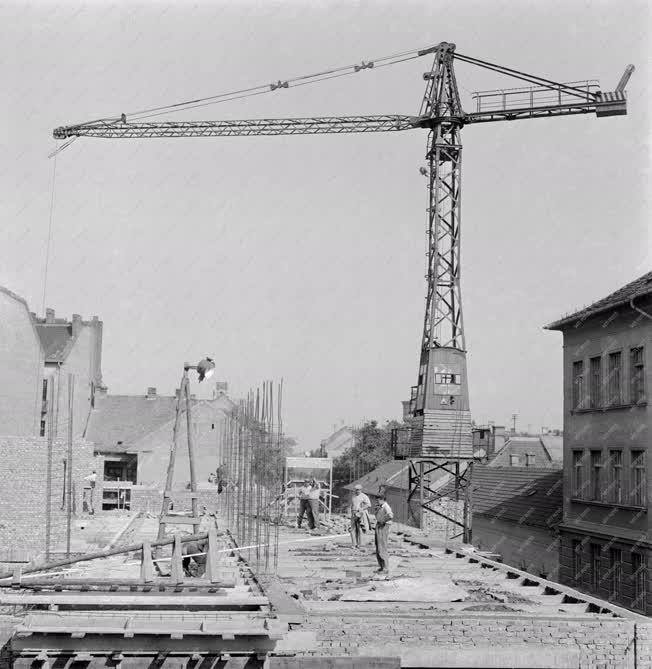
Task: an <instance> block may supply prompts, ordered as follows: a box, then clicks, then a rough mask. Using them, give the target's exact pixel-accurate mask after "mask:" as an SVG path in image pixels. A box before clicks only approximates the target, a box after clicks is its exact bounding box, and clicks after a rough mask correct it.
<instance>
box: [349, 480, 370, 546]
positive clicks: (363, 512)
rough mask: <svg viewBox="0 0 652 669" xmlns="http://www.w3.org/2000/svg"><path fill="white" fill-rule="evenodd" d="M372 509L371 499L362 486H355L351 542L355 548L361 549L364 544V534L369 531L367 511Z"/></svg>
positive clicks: (352, 501)
mask: <svg viewBox="0 0 652 669" xmlns="http://www.w3.org/2000/svg"><path fill="white" fill-rule="evenodd" d="M370 508H371V502H370V501H369V498H368V497H367V496H366V495H365V494H364V493H363V492H362V486H361V485H360V484H358V485H356V486H355V489H354V492H353V495H351V542H352V543H353V548H360V547H361V546H362V545H363V544H364V541H363V533H364V532H366V531H367V530H368V529H369V516H368V514H367V510H368V509H370Z"/></svg>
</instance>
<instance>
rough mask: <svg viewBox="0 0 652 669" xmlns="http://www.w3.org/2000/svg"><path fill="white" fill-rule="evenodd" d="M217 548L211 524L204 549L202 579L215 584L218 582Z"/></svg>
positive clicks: (215, 535) (215, 536)
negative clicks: (206, 545)
mask: <svg viewBox="0 0 652 669" xmlns="http://www.w3.org/2000/svg"><path fill="white" fill-rule="evenodd" d="M217 551H218V547H217V532H216V531H215V527H214V526H213V525H212V524H211V526H210V527H209V528H208V547H207V548H206V573H205V574H204V577H205V578H207V579H208V580H209V581H210V582H211V583H216V582H217V581H219V580H220V579H219V576H220V574H219V571H220V570H219V562H218V555H219V553H218V552H217Z"/></svg>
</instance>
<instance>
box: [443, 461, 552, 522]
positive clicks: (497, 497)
mask: <svg viewBox="0 0 652 669" xmlns="http://www.w3.org/2000/svg"><path fill="white" fill-rule="evenodd" d="M453 492H454V484H452V483H448V484H447V485H446V487H445V488H443V489H442V490H441V491H440V494H441V493H443V494H446V493H448V494H449V495H451V494H453ZM471 493H472V498H471V499H472V508H473V513H474V514H480V515H482V516H488V517H491V518H496V519H500V520H508V521H512V522H516V523H519V524H522V525H535V526H538V527H546V528H548V527H552V526H554V525H557V524H558V523H560V522H561V519H562V471H561V470H549V469H535V468H533V467H489V466H487V465H474V467H473V475H472V483H471Z"/></svg>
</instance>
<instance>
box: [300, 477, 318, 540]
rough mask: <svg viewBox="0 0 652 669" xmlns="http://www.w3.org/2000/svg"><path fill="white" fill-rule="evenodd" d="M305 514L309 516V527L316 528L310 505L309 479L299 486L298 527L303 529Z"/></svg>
mask: <svg viewBox="0 0 652 669" xmlns="http://www.w3.org/2000/svg"><path fill="white" fill-rule="evenodd" d="M304 514H305V515H307V516H308V527H309V528H310V529H311V530H312V529H314V528H315V519H314V518H313V516H312V509H311V507H310V482H309V481H308V479H306V480H305V481H304V482H303V485H302V486H301V487H300V488H299V515H298V516H297V527H298V528H299V529H301V523H302V522H303V516H304Z"/></svg>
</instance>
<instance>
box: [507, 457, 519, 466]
mask: <svg viewBox="0 0 652 669" xmlns="http://www.w3.org/2000/svg"><path fill="white" fill-rule="evenodd" d="M509 465H510V467H518V465H519V458H518V455H514V454H512V455H510V456H509Z"/></svg>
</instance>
